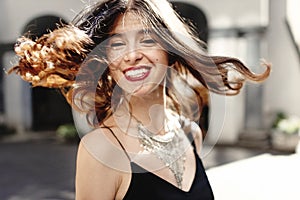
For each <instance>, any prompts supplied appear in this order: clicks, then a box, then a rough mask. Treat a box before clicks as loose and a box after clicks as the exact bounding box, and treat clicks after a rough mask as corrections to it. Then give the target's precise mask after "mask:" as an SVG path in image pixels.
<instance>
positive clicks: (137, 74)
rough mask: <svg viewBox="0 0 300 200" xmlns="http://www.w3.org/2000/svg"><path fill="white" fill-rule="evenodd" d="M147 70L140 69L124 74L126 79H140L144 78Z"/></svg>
mask: <svg viewBox="0 0 300 200" xmlns="http://www.w3.org/2000/svg"><path fill="white" fill-rule="evenodd" d="M148 71H149V70H148V69H145V68H140V69H136V70H129V71H127V72H126V73H125V75H126V76H128V77H140V76H144V75H145V74H146V73H147V72H148Z"/></svg>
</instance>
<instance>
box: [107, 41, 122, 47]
mask: <svg viewBox="0 0 300 200" xmlns="http://www.w3.org/2000/svg"><path fill="white" fill-rule="evenodd" d="M124 45H125V44H124V43H123V42H113V43H111V44H110V47H112V48H118V47H122V46H124Z"/></svg>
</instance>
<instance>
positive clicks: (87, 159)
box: [76, 128, 128, 200]
mask: <svg viewBox="0 0 300 200" xmlns="http://www.w3.org/2000/svg"><path fill="white" fill-rule="evenodd" d="M106 131H108V130H106V129H103V128H97V129H95V130H93V131H91V132H90V133H88V134H86V135H85V136H84V137H83V138H82V139H81V141H80V143H79V146H78V153H77V166H76V199H79V200H81V199H89V200H93V199H99V198H100V197H101V199H115V196H116V194H117V191H118V189H119V186H120V184H121V182H122V181H121V180H122V177H123V174H124V173H123V172H122V171H123V170H125V168H126V167H127V168H126V169H127V170H128V162H127V161H124V160H123V162H124V163H122V164H119V162H122V161H118V162H115V161H116V160H118V157H122V156H120V155H115V154H120V153H119V152H116V150H115V149H114V148H116V147H115V145H114V144H112V143H111V141H110V140H109V139H108V138H107V137H106V136H105V135H106V134H107V133H108V132H106ZM112 156H115V157H112ZM112 158H116V160H115V159H112ZM121 159H122V158H121ZM112 160H114V162H112ZM125 162H126V163H125ZM122 168H123V169H122Z"/></svg>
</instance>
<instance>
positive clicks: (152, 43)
mask: <svg viewBox="0 0 300 200" xmlns="http://www.w3.org/2000/svg"><path fill="white" fill-rule="evenodd" d="M142 44H144V45H147V46H152V45H154V44H156V41H155V40H153V39H144V40H142Z"/></svg>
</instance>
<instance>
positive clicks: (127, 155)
mask: <svg viewBox="0 0 300 200" xmlns="http://www.w3.org/2000/svg"><path fill="white" fill-rule="evenodd" d="M103 128H107V129H108V130H109V131H110V132H111V134H112V135H113V136H114V138H115V139H116V140H117V142H118V143H119V145H120V146H121V148H122V149H123V151H124V153H125V155H126V157H127V158H128V160H129V161H130V162H131V159H130V156H129V154H128V153H127V151H126V149H125V147H124V146H123V144H122V143H121V141H120V140H119V139H118V137H117V136H116V134H115V133H114V132H113V131H112V130H111V128H109V127H108V126H103Z"/></svg>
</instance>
